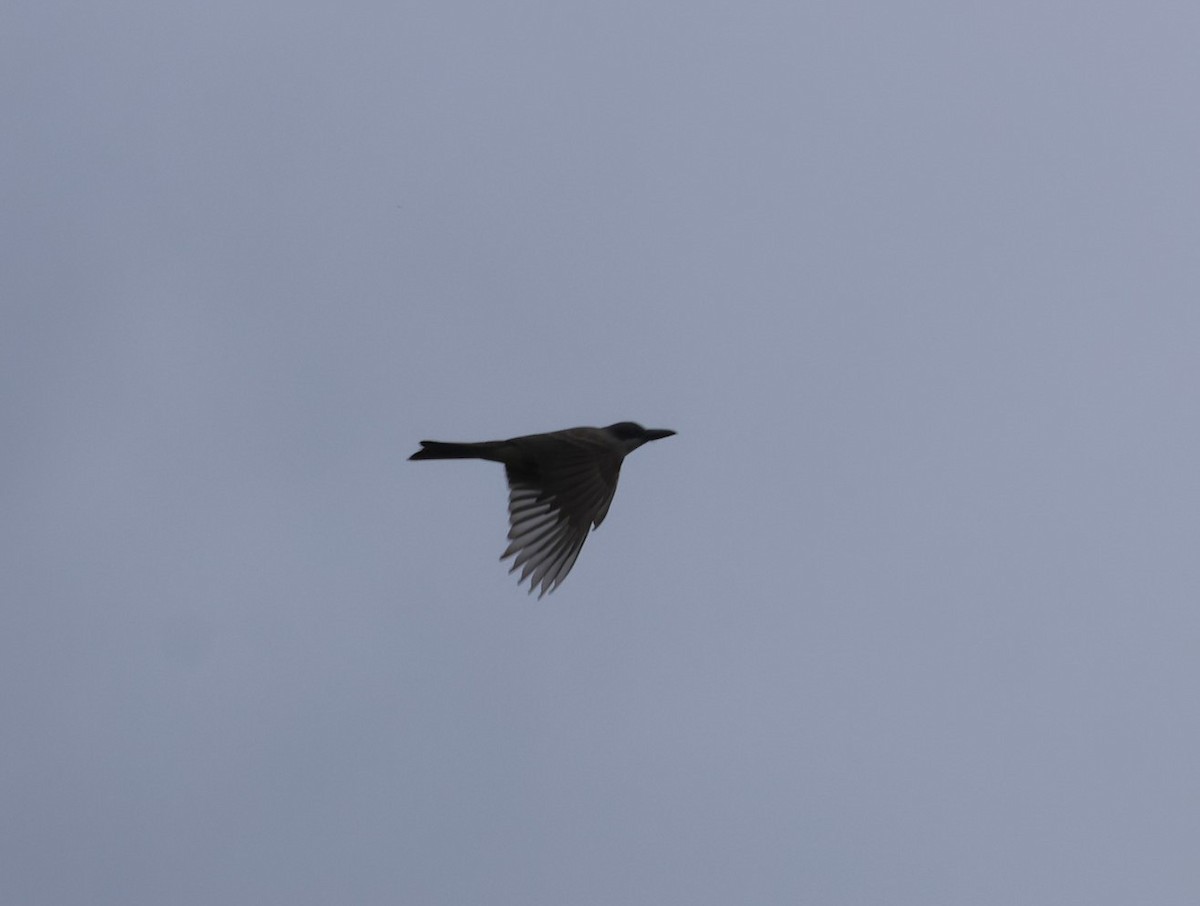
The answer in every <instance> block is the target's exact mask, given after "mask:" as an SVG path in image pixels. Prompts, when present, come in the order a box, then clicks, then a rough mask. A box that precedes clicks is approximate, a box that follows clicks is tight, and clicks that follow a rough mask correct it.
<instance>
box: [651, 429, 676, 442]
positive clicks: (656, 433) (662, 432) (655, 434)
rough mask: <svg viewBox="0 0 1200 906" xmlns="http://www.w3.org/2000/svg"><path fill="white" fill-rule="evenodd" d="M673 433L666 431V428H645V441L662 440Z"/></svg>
mask: <svg viewBox="0 0 1200 906" xmlns="http://www.w3.org/2000/svg"><path fill="white" fill-rule="evenodd" d="M674 433H675V432H674V431H668V430H667V429H666V428H647V429H646V440H647V441H652V440H662V439H663V438H664V437H670V436H671V435H672V434H674Z"/></svg>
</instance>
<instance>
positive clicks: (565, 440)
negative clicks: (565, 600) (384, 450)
mask: <svg viewBox="0 0 1200 906" xmlns="http://www.w3.org/2000/svg"><path fill="white" fill-rule="evenodd" d="M674 433H675V432H674V431H668V430H666V429H656V428H643V427H642V426H641V425H638V424H636V423H634V422H617V423H616V424H615V425H609V426H608V427H607V428H567V429H566V430H563V431H551V432H550V433H548V434H527V435H525V436H523V437H513V438H510V439H508V440H488V441H482V442H480V443H445V442H442V441H436V440H423V441H421V449H420V450H418V451H417V452H416V453H414V454H413V455H412V456H410V457H409V459H486V460H490V461H492V462H500V463H504V471H505V475H506V477H507V478H508V487H509V496H508V515H509V523H510V526H511V527H510V528H509V532H508V538H509V542H510V543H509V545H508V548H507V549H506V550H505V551H504V553H503V554H501V555H500V559H501V560H503V559H505V558H507V557H511V556H513V555H514V554H515V555H516V559H515V560H514V561H513V565H512V568H511V569H510V570H509V572H513V571H515V570H516V569H517V568H518V567H524V568H523V569H522V570H521V578H520V581H521V582H524V581H525V579H526V578H529V580H530V582H529V590H530V591H531V592H532V591H533V590H534V589H535V588H537V587H538V586H539V585H540V586H541V589H542V590H541V593H540V594H539V595H538V597H541V595H544V594H545V593H546V592H548V591H553V590H554V589H555V588H556V587H557V586H558V585H559V584H561V583H562V580H563V579H565V578H566V576H567V573H569V572H570V571H571V567H572V566H574V565H575V558H576V557H578V556H579V551H580V550H581V549H582V547H583V542H584V541H586V540H587V535H588V532H589V531H590V530H592V529H593V528H595V527H597V526H598V525H600V523H601V522H603V521H604V517H605V516H606V515H608V508H609V506H610V505H611V504H612V499H613V494H614V493H615V492H616V490H617V478H618V476H619V475H620V472H621V462H622V461H623V460H624V459H625V457H626V456H627V455H628V454H630V453H632V452H633V451H634V450H636V449H637V448H638V447H640V446H641V445H642V444H644V443H647V442H648V441H652V440H658V439H660V438H663V437H670V436H671V435H672V434H674Z"/></svg>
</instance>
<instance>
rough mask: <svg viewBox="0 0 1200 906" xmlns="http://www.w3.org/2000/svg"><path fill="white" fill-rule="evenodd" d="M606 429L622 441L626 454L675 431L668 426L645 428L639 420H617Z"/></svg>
mask: <svg viewBox="0 0 1200 906" xmlns="http://www.w3.org/2000/svg"><path fill="white" fill-rule="evenodd" d="M604 430H605V431H607V432H608V433H609V434H611V435H612V436H613V437H614V438H615V439H616V440H618V441H620V442H621V444H622V446H624V448H625V452H626V454H628V453H632V452H633V451H634V450H636V449H637V448H638V447H640V446H641V445H642V444H644V443H649V442H650V441H652V440H661V439H662V438H664V437H670V436H671V435H672V434H674V433H675V432H674V431H670V430H668V429H666V428H643V427H642V426H641V425H639V424H638V423H637V422H617V423H616V424H615V425H609V426H608V427H607V428H605V429H604Z"/></svg>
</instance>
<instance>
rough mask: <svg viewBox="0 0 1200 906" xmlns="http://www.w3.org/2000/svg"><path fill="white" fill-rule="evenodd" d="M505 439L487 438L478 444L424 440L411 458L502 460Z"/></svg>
mask: <svg viewBox="0 0 1200 906" xmlns="http://www.w3.org/2000/svg"><path fill="white" fill-rule="evenodd" d="M502 443H503V441H498V440H485V441H481V442H480V443H477V444H456V443H446V442H444V441H440V440H423V441H421V449H420V450H418V451H417V452H416V453H414V454H413V455H412V456H410V457H408V458H409V459H490V460H492V461H493V462H502V461H503V460H502V459H501V458H500V455H499V450H500V446H501V445H502Z"/></svg>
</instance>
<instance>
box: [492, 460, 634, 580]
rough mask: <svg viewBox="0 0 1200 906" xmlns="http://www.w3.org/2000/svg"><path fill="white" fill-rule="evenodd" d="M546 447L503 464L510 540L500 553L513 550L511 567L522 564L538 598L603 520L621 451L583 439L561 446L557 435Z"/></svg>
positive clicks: (565, 570)
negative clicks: (553, 444)
mask: <svg viewBox="0 0 1200 906" xmlns="http://www.w3.org/2000/svg"><path fill="white" fill-rule="evenodd" d="M547 452H548V453H549V452H552V454H553V455H547V456H545V457H542V456H538V455H537V454H538V451H537V450H534V451H531V454H530V456H529V457H528V458H527V459H526V460H525V461H523V462H521V463H519V464H510V465H508V466H506V469H505V472H506V475H507V477H508V487H509V495H508V518H509V526H510V527H509V531H508V540H509V545H508V547H507V548H506V549H505V551H504V553H503V554H501V555H500V559H501V560H504V559H507V558H508V557H514V555H515V558H514V560H513V563H512V566H511V567H510V569H509V572H510V573H511V572H516V571H517V570H518V569H520V570H521V578H520V579H519V580H518V581H519V582H524V581H525V580H526V579H529V591H530V593H532V592H533V590H534V589H536V588H538V587H539V586H540V587H541V591H540V592H539V593H538V597H539V598H540V597H542V595H545V594H546V593H547V592H550V591H553V590H554V589H555V588H557V587H558V586H559V585H560V584H562V581H563V579H565V578H566V577H567V574H568V573H569V572H570V571H571V567H572V566H574V565H575V560H576V558H577V557H578V556H579V552H580V550H582V549H583V542H584V541H586V540H587V536H588V532H589V531H591V530H592V529H593V528H594V527H596V526H598V525H599V524H600V523H601V522H603V521H604V517H605V516H606V515H607V514H608V507H609V505H610V504H611V503H612V499H613V494H614V493H616V490H617V477H618V475H619V474H620V468H621V457H620V456H619V455H614V454H613V453H612V451H611V450H610V449H609V448H607V447H604V446H602V445H599V444H597V443H596V442H594V441H590V440H589V439H586V438H581V439H578V440H572V441H571V442H570V443H569V444H568V445H566V446H565V447H564V445H563V442H562V440H561V439H560V440H559V442H558V444H557V445H556V448H555V449H554V450H553V451H547Z"/></svg>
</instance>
